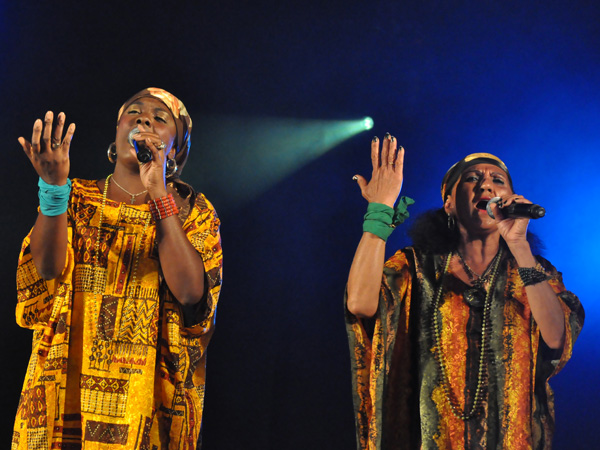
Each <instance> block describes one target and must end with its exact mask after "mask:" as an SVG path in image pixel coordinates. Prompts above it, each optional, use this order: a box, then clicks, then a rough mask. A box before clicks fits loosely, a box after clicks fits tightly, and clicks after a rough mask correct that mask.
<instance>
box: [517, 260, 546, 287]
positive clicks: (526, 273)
mask: <svg viewBox="0 0 600 450" xmlns="http://www.w3.org/2000/svg"><path fill="white" fill-rule="evenodd" d="M541 269H542V267H541V266H540V265H539V264H537V265H536V266H535V267H519V268H518V269H517V270H518V271H519V277H520V278H521V281H522V282H523V286H532V285H534V284H538V283H541V282H542V281H546V280H547V279H548V276H547V275H546V273H545V272H544V271H543V270H541Z"/></svg>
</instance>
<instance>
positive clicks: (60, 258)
mask: <svg viewBox="0 0 600 450" xmlns="http://www.w3.org/2000/svg"><path fill="white" fill-rule="evenodd" d="M67 241H68V233H67V213H63V214H60V215H58V216H45V215H43V214H42V213H41V212H40V213H38V217H37V220H36V222H35V226H34V227H33V230H32V232H31V241H30V247H31V256H32V258H33V263H34V264H35V268H36V270H37V272H38V274H39V275H40V276H41V277H42V278H44V279H45V280H52V279H54V278H56V277H58V276H59V275H60V274H61V273H62V271H63V269H64V267H65V261H66V255H67Z"/></svg>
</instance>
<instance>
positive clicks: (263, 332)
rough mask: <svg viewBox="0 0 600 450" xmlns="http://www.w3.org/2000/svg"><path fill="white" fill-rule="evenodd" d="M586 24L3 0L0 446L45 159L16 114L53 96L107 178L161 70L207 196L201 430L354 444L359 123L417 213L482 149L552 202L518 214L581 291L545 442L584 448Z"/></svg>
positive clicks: (508, 16) (80, 147)
mask: <svg viewBox="0 0 600 450" xmlns="http://www.w3.org/2000/svg"><path fill="white" fill-rule="evenodd" d="M598 24H600V11H599V6H598V3H597V2H593V1H570V2H566V1H564V2H557V1H544V2H542V1H526V2H523V1H512V0H507V1H501V2H500V1H491V0H481V1H469V2H455V1H425V0H421V1H417V0H414V1H393V2H392V1H387V2H379V1H368V2H367V1H361V2H358V1H354V2H352V1H340V0H330V1H327V2H323V1H319V2H317V1H307V0H304V1H286V2H275V1H270V2H265V1H254V2H242V1H240V0H236V1H231V0H219V1H217V2H166V1H164V2H160V3H153V2H94V3H93V4H92V3H91V2H90V3H88V2H83V1H79V2H70V1H62V2H28V1H20V2H8V1H0V68H1V71H0V104H1V105H2V106H1V107H2V112H1V114H0V130H1V132H0V137H1V142H2V155H3V163H2V164H0V171H1V172H0V180H1V183H2V184H1V189H2V192H3V194H2V204H1V209H2V220H1V221H0V236H1V239H0V254H1V255H2V256H1V264H2V271H1V273H2V275H1V292H2V293H3V296H4V301H3V302H2V305H1V308H2V311H1V312H2V316H1V317H2V326H1V333H2V335H1V340H2V349H3V351H2V361H1V365H2V370H0V377H1V380H0V385H1V386H2V396H3V404H4V408H3V410H4V413H3V418H2V423H1V425H2V427H1V428H2V434H1V435H0V440H1V441H2V442H3V444H0V447H2V448H8V446H9V442H10V439H11V427H12V420H13V417H14V413H15V411H16V407H17V402H18V398H19V394H20V389H21V384H22V380H23V376H24V373H25V369H26V364H27V360H28V357H29V352H30V339H31V333H30V332H29V331H27V330H22V329H20V328H18V327H17V326H16V325H15V322H14V305H15V302H16V292H15V281H14V280H15V268H16V260H17V255H18V251H19V246H20V242H21V240H22V238H23V236H24V235H25V234H26V233H27V231H28V230H29V228H30V227H31V225H32V224H33V222H34V220H35V216H36V208H37V205H38V200H37V177H36V175H35V173H34V171H33V169H32V168H31V167H30V163H29V161H28V160H27V158H26V157H25V155H24V154H23V152H22V150H21V148H20V146H19V144H18V143H17V137H18V136H26V137H28V138H29V137H30V133H31V127H32V124H33V121H34V120H35V119H36V118H38V117H43V115H44V113H45V112H46V110H48V109H52V110H54V111H55V112H58V111H65V112H66V114H67V120H68V121H69V122H71V121H74V122H76V124H77V131H76V134H75V137H74V140H73V143H72V149H71V159H72V170H71V174H72V176H73V177H80V178H92V179H96V178H102V177H105V176H106V175H107V174H109V173H110V172H111V165H110V164H109V163H108V161H107V159H106V148H107V146H108V144H109V143H110V142H112V140H113V137H114V127H115V120H116V114H117V110H118V108H119V107H120V105H121V104H122V103H123V101H125V100H126V99H127V98H128V97H129V96H130V95H131V94H133V93H134V92H137V91H138V90H140V89H142V88H144V87H148V86H158V87H163V88H165V89H167V90H169V91H172V92H173V93H174V94H176V95H177V96H179V97H180V98H181V99H183V101H184V102H185V104H186V106H187V108H188V110H189V111H190V114H191V116H192V118H193V120H194V131H193V135H192V153H191V157H190V160H189V162H188V164H187V166H186V168H185V171H184V173H183V178H184V179H185V180H187V181H188V182H190V183H191V184H193V185H194V186H195V187H196V188H198V189H199V190H201V191H202V192H204V193H205V194H206V195H207V197H208V198H209V199H210V200H211V201H213V203H214V205H215V206H216V208H217V210H218V212H219V214H220V216H221V218H222V230H221V231H222V238H223V248H224V255H225V267H224V285H223V291H222V295H221V299H220V304H219V308H218V320H217V329H216V333H215V335H214V339H213V342H212V343H211V345H210V348H209V356H208V380H207V388H206V405H205V419H204V442H205V447H204V448H205V449H207V450H230V449H231V450H239V449H275V450H292V449H333V450H338V449H339V450H343V449H351V448H354V445H355V444H354V422H353V416H352V404H351V387H350V377H349V356H348V348H347V343H346V336H345V329H344V322H343V307H342V296H343V291H344V286H345V282H346V277H347V272H348V269H349V266H350V262H351V259H352V255H353V252H354V249H355V247H356V245H357V243H358V240H359V238H360V235H361V222H362V215H363V214H364V211H365V208H366V202H365V201H364V200H363V199H362V198H361V196H360V192H359V190H358V188H357V186H356V185H355V184H354V183H353V182H352V180H351V178H352V176H353V175H354V174H355V173H361V174H363V175H365V176H368V175H369V174H370V160H369V148H370V140H371V138H372V136H373V135H378V136H380V137H382V136H383V135H384V133H385V132H387V131H389V132H391V133H393V134H394V135H395V136H397V138H398V141H399V143H400V144H402V145H403V146H404V147H405V148H406V164H405V171H406V175H405V182H404V187H403V193H404V194H406V195H410V196H411V197H413V198H415V199H416V201H417V203H416V205H415V206H414V207H413V208H412V210H411V214H412V215H413V216H414V215H415V214H418V213H419V212H422V211H424V210H426V209H429V208H433V207H438V206H440V205H441V200H440V197H439V184H440V180H441V178H442V176H443V174H444V173H445V171H446V170H447V168H448V167H449V166H450V165H451V164H452V163H454V162H455V161H456V160H458V159H460V158H461V157H462V156H464V155H465V154H467V153H471V152H478V151H489V152H492V153H494V154H497V155H498V156H500V157H501V158H502V159H504V161H505V162H506V163H507V165H508V167H509V168H510V169H511V173H512V177H513V179H514V180H515V189H516V190H517V191H518V192H519V193H521V194H523V195H525V196H526V197H527V198H529V199H531V200H532V201H534V202H536V203H539V204H541V205H543V206H545V207H546V208H547V211H548V214H547V217H546V218H544V219H542V220H540V221H538V222H537V223H533V224H532V225H531V229H532V230H533V231H535V232H536V233H537V234H538V235H539V236H540V237H541V238H542V239H543V241H544V242H545V244H546V250H545V251H544V255H545V256H546V257H547V258H548V259H550V260H551V261H552V262H553V263H554V264H555V265H556V266H557V267H558V268H559V270H561V271H562V272H563V275H564V280H565V284H566V285H567V287H568V288H569V289H570V290H572V291H573V292H575V293H577V294H578V295H579V296H580V298H581V301H582V302H583V304H584V306H585V308H586V313H587V318H586V324H585V327H584V330H583V333H582V334H581V336H580V338H579V341H578V342H577V345H576V347H575V354H574V357H573V359H572V360H571V362H570V363H569V364H568V365H567V367H566V368H565V369H564V371H563V372H562V373H561V374H559V376H557V377H556V379H554V380H553V381H552V385H553V387H554V388H555V391H556V411H557V412H556V416H557V432H556V438H555V448H558V449H589V448H595V447H596V446H597V433H596V431H597V428H598V425H599V424H600V422H599V418H598V417H599V415H598V413H597V410H598V404H599V400H600V395H599V387H598V386H599V383H598V373H599V372H600V362H599V361H600V360H599V357H598V356H599V351H598V346H597V343H598V342H599V340H600V336H599V333H598V325H599V312H600V311H599V306H598V289H597V287H596V288H594V286H595V283H596V281H597V280H598V267H600V257H599V255H600V239H599V237H598V235H599V233H598V231H599V230H598V228H599V225H598V224H599V221H600V215H599V213H598V208H597V205H596V203H597V199H596V197H597V196H598V184H599V181H600V176H599V167H600V156H599V155H600V153H599V150H600V149H599V142H600V126H599V125H598V122H599V118H600V91H599V89H598V87H599V86H600V76H599V74H600V70H599V69H600V42H599V38H600V27H599V25H598ZM363 116H371V117H372V118H373V119H374V122H375V126H374V128H373V130H370V131H368V132H363V133H359V134H355V135H354V136H348V139H346V140H344V141H342V142H341V143H339V144H338V145H336V146H333V147H331V148H328V145H327V142H328V136H329V135H328V134H327V133H328V130H333V129H334V128H335V127H336V124H339V123H340V122H341V121H346V120H358V119H360V118H361V117H363ZM315 124H318V127H317V128H314V127H315V126H316V125H315ZM311 127H313V128H311ZM317 129H318V130H320V131H318V132H317V131H314V130H317ZM405 229H406V228H405V227H404V226H403V227H402V228H400V229H399V230H397V231H396V232H395V234H394V235H393V236H392V237H391V238H390V240H389V245H388V249H389V251H388V253H391V252H392V251H393V250H394V249H396V248H399V247H401V246H404V245H406V244H407V243H408V240H407V238H406V233H405Z"/></svg>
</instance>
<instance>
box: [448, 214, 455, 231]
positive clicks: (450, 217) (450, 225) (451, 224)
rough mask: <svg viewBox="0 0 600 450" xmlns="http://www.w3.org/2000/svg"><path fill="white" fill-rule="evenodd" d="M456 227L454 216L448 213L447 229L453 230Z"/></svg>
mask: <svg viewBox="0 0 600 450" xmlns="http://www.w3.org/2000/svg"><path fill="white" fill-rule="evenodd" d="M455 228H456V217H454V216H453V215H451V214H448V229H449V230H450V231H453V230H454V229H455Z"/></svg>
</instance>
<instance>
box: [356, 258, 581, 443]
mask: <svg viewBox="0 0 600 450" xmlns="http://www.w3.org/2000/svg"><path fill="white" fill-rule="evenodd" d="M445 258H446V255H442V256H440V255H431V254H424V253H422V252H420V251H418V250H417V249H414V248H410V247H409V248H407V249H404V250H400V251H398V252H397V253H396V254H395V255H394V256H393V257H392V258H390V259H389V260H388V261H387V262H386V264H385V269H384V276H383V282H382V287H381V295H380V300H379V309H378V312H377V314H376V316H375V317H374V318H373V320H364V321H363V320H360V319H358V318H356V317H355V316H353V315H352V314H350V313H349V312H348V311H346V323H347V329H348V336H349V339H350V352H351V364H352V373H353V388H354V407H355V413H356V428H357V442H358V448H359V449H369V450H375V449H382V450H400V449H403V450H404V449H448V450H450V449H452V450H456V449H511V450H524V449H549V448H550V447H551V442H552V434H553V431H554V400H553V393H552V389H551V388H550V386H549V384H548V379H549V378H550V377H552V376H554V375H556V373H558V372H559V371H560V370H561V369H562V368H563V366H564V365H565V363H566V362H567V361H568V360H569V358H570V357H571V353H572V350H573V344H574V342H575V339H576V338H577V336H578V334H579V332H580V331H581V327H582V326H583V317H584V315H583V309H582V307H581V304H580V303H579V300H578V299H577V297H576V296H575V295H573V294H572V293H570V292H568V291H567V290H566V289H565V287H564V285H563V283H562V277H561V274H560V273H559V272H557V271H556V269H555V268H554V267H553V266H552V265H551V264H550V263H549V262H548V261H546V260H544V259H543V258H540V257H538V261H540V263H541V264H542V266H543V268H544V270H545V271H546V273H547V274H548V275H549V276H550V280H549V281H548V282H549V283H550V285H551V286H552V288H553V290H554V291H555V292H556V293H557V295H558V298H559V299H560V302H561V305H562V308H563V311H564V316H565V327H566V339H565V344H564V347H563V349H562V351H558V352H556V351H551V350H550V349H549V348H548V347H546V345H545V344H544V343H543V341H542V340H541V339H540V333H539V331H538V328H537V325H536V323H535V321H534V320H533V317H532V315H531V311H530V309H529V305H528V303H527V296H526V294H525V288H524V286H523V283H522V282H521V279H520V277H519V275H518V272H517V265H516V263H515V261H514V259H512V257H504V258H503V259H502V261H501V262H500V267H499V272H498V278H497V281H496V284H495V289H494V291H493V293H492V294H493V295H492V308H491V312H490V322H489V323H491V332H490V341H489V342H490V343H489V350H488V353H487V356H488V357H487V364H486V365H487V376H486V377H485V378H484V382H483V386H484V390H483V394H484V395H483V401H482V404H481V406H480V408H479V410H478V413H477V414H476V415H475V417H473V418H472V419H469V420H466V421H463V420H461V419H457V418H456V417H455V416H454V415H453V414H452V412H451V409H450V406H449V404H448V401H447V400H446V396H445V394H444V389H443V387H442V384H441V381H440V376H439V370H438V366H437V360H436V358H435V344H434V337H433V325H432V312H433V311H432V303H433V299H434V296H435V294H436V292H437V288H438V286H439V283H440V280H441V279H442V272H443V270H444V262H445ZM443 279H444V286H443V293H444V294H443V297H442V300H441V301H440V314H441V318H442V320H441V342H442V349H443V351H444V355H445V358H446V367H447V369H446V370H447V373H448V378H449V381H450V387H451V390H452V393H453V395H454V396H455V398H456V399H457V401H458V404H459V406H460V408H461V409H463V410H464V409H465V408H464V405H465V399H466V402H467V405H468V406H469V407H468V408H466V409H467V411H468V410H469V409H470V406H471V405H472V404H473V401H474V395H475V388H476V385H477V379H478V378H477V375H478V368H479V355H480V340H481V325H482V311H483V309H482V308H475V307H471V306H469V304H467V302H466V301H465V300H463V292H464V291H465V290H466V289H467V288H468V286H467V285H466V284H464V283H463V282H462V281H460V280H459V279H458V278H456V277H454V276H452V272H451V271H450V272H449V273H448V274H446V276H444V277H443Z"/></svg>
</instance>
